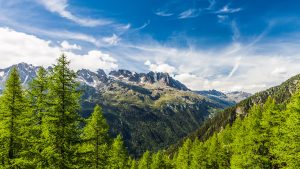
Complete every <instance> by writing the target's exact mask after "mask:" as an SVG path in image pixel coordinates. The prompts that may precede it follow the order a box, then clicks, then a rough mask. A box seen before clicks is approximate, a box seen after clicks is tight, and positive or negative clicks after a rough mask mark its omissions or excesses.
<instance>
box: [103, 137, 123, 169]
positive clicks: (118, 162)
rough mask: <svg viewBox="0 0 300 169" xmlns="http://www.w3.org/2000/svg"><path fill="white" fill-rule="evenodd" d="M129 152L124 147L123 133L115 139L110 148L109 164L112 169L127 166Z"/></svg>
mask: <svg viewBox="0 0 300 169" xmlns="http://www.w3.org/2000/svg"><path fill="white" fill-rule="evenodd" d="M126 164H127V153H126V150H125V147H124V143H123V139H122V137H121V135H118V136H117V138H115V139H114V141H113V144H112V146H111V150H110V157H109V165H108V167H109V168H110V169H123V168H126Z"/></svg>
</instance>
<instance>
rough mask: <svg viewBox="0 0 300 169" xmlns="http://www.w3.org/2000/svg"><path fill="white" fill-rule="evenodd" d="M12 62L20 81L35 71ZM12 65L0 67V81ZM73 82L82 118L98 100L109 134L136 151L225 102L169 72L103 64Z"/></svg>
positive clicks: (176, 135)
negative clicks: (192, 88)
mask: <svg viewBox="0 0 300 169" xmlns="http://www.w3.org/2000/svg"><path fill="white" fill-rule="evenodd" d="M15 66H17V69H18V70H19V71H20V76H21V81H22V83H23V85H24V86H26V85H27V84H28V82H29V81H31V79H32V78H34V77H35V76H36V72H37V70H38V67H34V66H32V65H29V64H25V63H21V64H18V65H15ZM11 68H12V67H9V68H6V69H3V70H0V75H1V76H0V78H1V80H0V84H1V85H2V86H4V83H5V80H6V78H7V76H8V74H9V70H10V69H11ZM1 72H3V73H1ZM77 81H78V82H79V83H80V84H81V85H80V86H81V90H82V91H83V95H82V100H81V103H82V115H83V117H88V116H89V115H90V113H91V112H92V110H93V108H94V106H95V105H96V104H99V105H101V106H102V107H103V111H104V116H105V118H106V119H107V122H108V124H109V125H110V126H111V128H110V133H111V134H112V135H117V134H118V133H122V135H123V137H124V140H125V143H126V146H127V147H128V149H129V151H130V153H131V154H133V155H135V156H139V155H141V154H142V153H143V152H144V151H145V150H147V149H148V150H158V149H162V148H166V147H167V146H169V145H171V144H174V143H176V142H177V140H179V139H181V138H183V137H185V136H186V135H188V134H189V133H190V132H192V131H195V130H196V129H197V128H198V127H199V126H200V125H201V124H203V122H204V121H205V120H206V119H207V118H209V117H212V116H213V115H214V114H215V113H216V112H218V111H220V110H222V109H224V108H225V107H228V104H227V103H226V104H224V101H222V102H221V101H220V100H213V99H210V98H209V97H207V96H205V95H200V94H197V93H194V92H192V91H190V90H189V89H188V88H187V87H186V86H185V85H184V84H182V83H180V82H179V81H177V80H175V79H173V78H172V77H171V76H169V75H168V74H167V73H155V72H149V73H134V72H130V71H128V70H117V71H112V72H110V73H109V75H107V74H106V73H105V72H104V71H103V70H101V69H100V70H98V71H97V72H92V71H90V70H87V69H83V70H79V71H78V72H77ZM2 88H3V87H2ZM225 102H226V101H225Z"/></svg>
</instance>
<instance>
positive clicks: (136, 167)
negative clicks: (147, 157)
mask: <svg viewBox="0 0 300 169" xmlns="http://www.w3.org/2000/svg"><path fill="white" fill-rule="evenodd" d="M129 168H130V169H138V165H137V162H136V161H135V160H131V165H130V167H129Z"/></svg>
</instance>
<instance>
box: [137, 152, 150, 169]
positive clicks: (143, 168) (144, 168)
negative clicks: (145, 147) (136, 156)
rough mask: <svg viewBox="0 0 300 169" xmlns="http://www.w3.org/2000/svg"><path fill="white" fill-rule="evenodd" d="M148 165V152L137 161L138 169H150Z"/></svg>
mask: <svg viewBox="0 0 300 169" xmlns="http://www.w3.org/2000/svg"><path fill="white" fill-rule="evenodd" d="M150 165H151V154H150V152H149V151H146V152H145V153H144V154H143V156H142V158H141V159H140V161H139V167H138V169H150Z"/></svg>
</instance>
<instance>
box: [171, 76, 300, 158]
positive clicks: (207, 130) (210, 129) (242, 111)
mask: <svg viewBox="0 0 300 169" xmlns="http://www.w3.org/2000/svg"><path fill="white" fill-rule="evenodd" d="M299 81H300V74H299V75H296V76H294V77H292V78H290V79H288V80H287V81H285V82H283V83H282V84H281V85H278V86H275V87H272V88H270V89H267V90H265V91H262V92H258V93H256V94H254V95H253V96H251V97H249V98H247V99H245V100H243V101H241V102H240V103H238V104H236V105H235V106H232V107H229V108H227V109H225V110H224V111H221V112H220V113H218V114H216V116H214V117H213V118H211V119H208V120H207V121H205V123H204V124H203V125H201V127H200V128H199V129H197V131H196V132H193V133H192V134H190V135H189V136H188V137H186V138H184V139H183V140H185V139H187V138H190V139H195V138H196V137H197V138H199V139H200V140H207V139H208V138H210V137H211V136H212V135H213V133H215V132H219V131H220V130H222V129H224V128H225V126H226V125H228V124H230V125H231V124H232V123H233V122H234V121H235V119H236V117H238V116H241V117H244V116H246V115H247V113H248V112H249V109H250V108H251V107H252V106H253V105H255V104H264V103H265V102H266V101H267V99H268V97H272V98H273V99H275V101H276V102H277V103H283V104H285V103H286V102H287V101H288V100H289V99H290V98H291V96H292V95H293V94H294V93H295V92H296V90H297V88H298V85H299ZM183 140H181V141H179V142H178V143H177V144H175V145H172V146H171V147H170V148H169V152H171V153H172V152H174V151H176V149H177V147H178V146H180V145H181V144H182V143H183Z"/></svg>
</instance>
